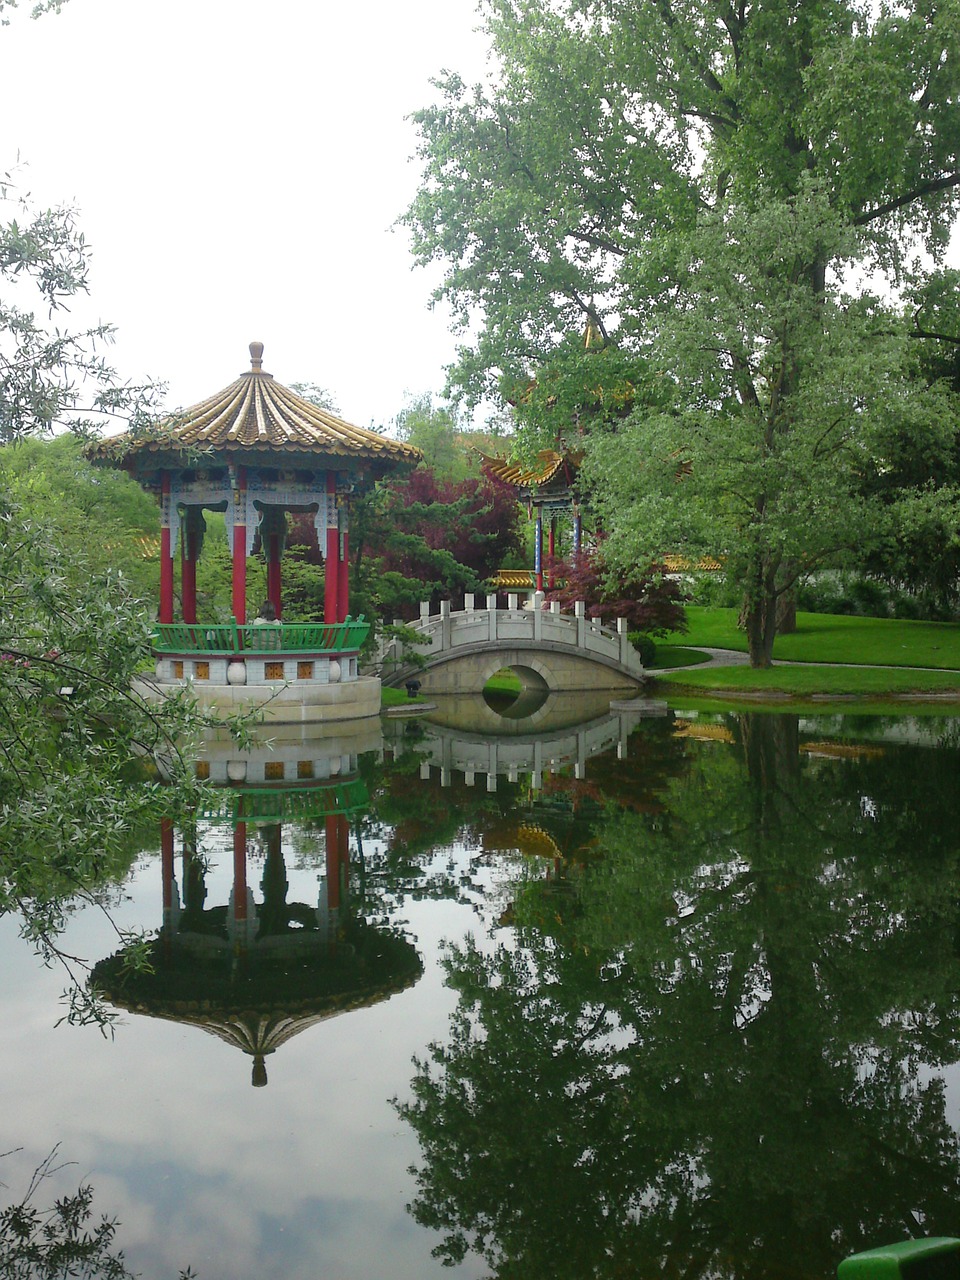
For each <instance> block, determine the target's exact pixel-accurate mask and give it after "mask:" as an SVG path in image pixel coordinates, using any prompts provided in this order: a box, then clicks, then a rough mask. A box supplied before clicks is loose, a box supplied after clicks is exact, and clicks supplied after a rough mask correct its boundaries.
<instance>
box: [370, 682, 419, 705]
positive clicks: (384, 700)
mask: <svg viewBox="0 0 960 1280" xmlns="http://www.w3.org/2000/svg"><path fill="white" fill-rule="evenodd" d="M418 702H426V698H424V697H421V695H420V694H417V696H416V697H415V698H410V697H408V696H407V691H406V689H390V688H388V687H387V685H383V686H382V687H381V689H380V710H381V711H383V710H384V709H385V708H386V707H415V706H416V705H417V703H418Z"/></svg>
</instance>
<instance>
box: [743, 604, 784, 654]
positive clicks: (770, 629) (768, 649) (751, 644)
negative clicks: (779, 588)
mask: <svg viewBox="0 0 960 1280" xmlns="http://www.w3.org/2000/svg"><path fill="white" fill-rule="evenodd" d="M740 616H741V618H742V619H743V625H744V627H745V629H746V632H747V649H748V652H749V654H750V665H751V667H772V666H773V642H774V640H775V638H776V635H777V597H776V596H775V595H774V594H773V592H764V593H763V594H762V595H760V597H759V598H758V599H752V600H750V599H748V600H746V601H744V605H743V609H742V610H741V613H740Z"/></svg>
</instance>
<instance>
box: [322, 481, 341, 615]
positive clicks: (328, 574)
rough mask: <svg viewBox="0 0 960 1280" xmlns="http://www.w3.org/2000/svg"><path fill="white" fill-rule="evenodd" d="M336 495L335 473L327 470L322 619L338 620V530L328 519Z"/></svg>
mask: <svg viewBox="0 0 960 1280" xmlns="http://www.w3.org/2000/svg"><path fill="white" fill-rule="evenodd" d="M336 495H337V473H336V472H335V471H328V472H327V537H326V547H325V556H324V566H323V568H324V588H323V620H324V622H326V623H331V622H339V621H340V618H339V608H338V604H337V597H338V595H339V586H340V531H339V530H338V529H337V526H336V525H335V524H332V522H331V519H330V514H331V511H332V510H333V505H332V504H333V503H334V502H335V501H336Z"/></svg>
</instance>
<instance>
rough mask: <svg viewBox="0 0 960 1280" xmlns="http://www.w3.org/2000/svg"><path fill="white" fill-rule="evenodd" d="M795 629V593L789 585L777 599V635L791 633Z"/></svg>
mask: <svg viewBox="0 0 960 1280" xmlns="http://www.w3.org/2000/svg"><path fill="white" fill-rule="evenodd" d="M796 629H797V593H796V591H795V590H794V589H793V588H792V587H791V588H790V590H789V591H785V592H784V593H783V595H781V597H780V599H779V600H778V601H777V635H778V636H788V635H792V634H793V632H794V631H796Z"/></svg>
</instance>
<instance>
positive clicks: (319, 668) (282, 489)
mask: <svg viewBox="0 0 960 1280" xmlns="http://www.w3.org/2000/svg"><path fill="white" fill-rule="evenodd" d="M250 358H251V367H250V370H249V371H248V372H246V373H243V374H241V375H240V377H239V378H237V379H236V381H234V382H232V383H230V385H229V386H228V387H225V388H224V389H223V390H222V391H219V392H218V393H217V394H216V395H213V396H210V397H209V398H208V399H206V400H203V401H201V402H200V403H199V404H196V405H194V406H192V407H191V408H188V409H185V410H183V411H182V412H180V413H177V414H175V415H173V416H171V417H169V418H167V419H165V420H164V421H162V422H160V423H158V424H156V425H155V426H153V427H152V428H151V429H149V430H136V431H130V432H126V433H124V434H122V435H119V436H114V437H112V438H109V439H106V440H102V441H99V442H98V443H97V444H95V445H94V446H92V447H91V449H90V450H89V456H90V458H91V459H92V460H93V461H94V462H99V463H103V464H107V465H113V466H117V467H121V468H123V470H125V471H127V472H128V473H129V474H130V475H131V476H132V477H133V478H134V479H135V480H136V481H137V482H138V483H139V484H140V485H141V486H142V487H143V488H144V489H146V490H147V491H148V492H151V493H153V494H155V495H156V497H157V500H158V502H159V504H160V513H161V519H160V526H161V528H160V601H159V611H158V625H157V627H156V631H155V637H154V648H155V653H156V657H157V670H156V680H155V681H154V682H152V684H153V687H154V689H159V691H160V693H164V692H167V691H171V690H172V689H175V688H177V687H180V686H182V685H183V683H184V682H185V681H189V682H190V683H191V685H192V687H193V689H194V692H195V693H196V694H197V696H198V697H199V699H200V701H201V703H204V704H211V705H226V706H228V707H238V706H239V707H248V706H250V705H251V704H253V705H257V704H260V705H263V706H264V708H265V713H266V715H267V718H268V719H281V720H283V719H287V720H289V719H310V718H315V719H342V718H351V717H353V716H356V715H367V714H376V712H377V710H378V709H379V682H377V681H375V680H370V679H366V680H362V679H361V677H360V676H359V671H358V660H357V659H358V653H359V647H360V645H361V644H362V643H363V640H364V638H365V637H366V634H367V632H368V630H369V626H368V624H367V623H365V622H363V621H362V620H360V621H357V620H353V619H351V618H350V613H349V586H348V563H349V527H348V508H349V500H350V496H351V495H352V494H355V493H357V492H359V491H362V490H363V489H364V488H367V487H369V486H370V485H372V484H373V483H375V482H376V481H377V480H379V479H381V478H382V477H383V476H385V475H387V474H388V473H389V472H391V471H396V470H398V469H401V468H405V467H413V466H415V465H416V464H417V462H419V461H420V459H421V456H422V455H421V453H420V451H419V450H418V449H415V448H413V447H412V446H411V445H407V444H403V443H401V442H399V441H396V440H390V439H388V438H386V437H385V436H382V435H379V434H377V433H376V432H375V431H368V430H365V429H364V428H362V427H356V426H353V425H352V424H351V423H349V422H346V421H344V420H343V419H342V418H339V417H337V416H336V415H335V414H333V413H330V412H328V411H327V410H326V409H322V408H319V407H318V406H317V405H315V404H312V403H311V402H310V401H308V400H305V399H303V397H302V396H299V395H297V394H296V393H295V392H293V391H291V390H290V389H289V388H287V387H284V386H282V385H281V384H280V383H278V382H276V381H275V380H274V378H273V376H272V375H271V374H269V373H265V372H264V370H263V367H262V358H263V344H262V343H260V342H252V343H251V344H250ZM205 510H207V511H220V512H222V513H223V515H224V520H225V524H226V535H227V540H228V545H229V548H230V554H231V567H232V618H231V620H230V622H229V623H224V621H223V620H222V619H212V618H211V619H203V618H198V616H197V562H198V560H199V558H200V555H201V551H202V547H203V538H204V533H205V530H206V524H205V521H204V515H203V513H204V511H205ZM288 512H293V513H310V514H312V516H313V525H314V528H315V530H316V537H317V544H318V548H319V551H320V554H321V556H322V557H323V559H324V563H325V584H324V616H323V622H322V624H321V623H320V622H319V620H318V621H317V622H316V623H311V624H304V623H295V624H290V623H284V622H283V589H282V572H281V566H282V557H283V551H284V546H285V541H286V532H287V513H288ZM258 548H259V550H260V552H261V553H262V554H263V556H264V558H265V559H266V563H267V592H266V594H267V599H268V601H269V603H270V605H271V606H272V608H271V609H270V610H269V612H270V613H272V614H273V615H274V618H271V619H269V621H268V622H267V624H266V625H252V626H248V625H247V616H246V615H247V605H246V597H247V559H248V557H250V556H251V555H253V554H254V552H255V550H257V549H258ZM178 551H179V557H180V564H181V572H180V587H181V590H180V599H181V614H182V616H181V618H180V619H175V617H174V612H175V594H174V557H175V556H176V555H177V554H178ZM261 621H263V620H262V619H258V622H261ZM354 683H359V684H370V685H374V684H376V685H377V688H376V690H373V689H372V688H371V689H367V690H364V691H362V692H363V696H360V695H361V690H360V689H359V688H358V689H354V690H352V691H350V694H351V695H352V696H349V695H345V691H343V690H341V691H340V692H338V693H337V694H336V696H334V695H333V694H331V691H330V689H329V686H331V685H340V686H346V685H347V684H354ZM321 686H322V688H321ZM291 687H292V688H293V692H292V693H291ZM147 691H148V692H149V690H147ZM281 691H283V696H280V694H281ZM304 705H315V706H319V707H323V708H326V710H325V711H322V712H317V714H316V715H313V716H311V715H309V714H302V713H301V712H299V711H298V710H297V707H298V706H304Z"/></svg>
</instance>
